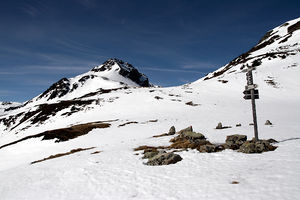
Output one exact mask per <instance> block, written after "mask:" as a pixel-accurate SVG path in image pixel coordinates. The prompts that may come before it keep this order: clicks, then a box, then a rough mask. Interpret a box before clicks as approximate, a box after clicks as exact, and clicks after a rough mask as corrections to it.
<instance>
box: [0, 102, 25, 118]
mask: <svg viewBox="0 0 300 200" xmlns="http://www.w3.org/2000/svg"><path fill="white" fill-rule="evenodd" d="M20 105H21V103H18V102H1V101H0V117H1V116H2V115H4V112H5V110H8V109H9V108H16V107H18V106H20Z"/></svg>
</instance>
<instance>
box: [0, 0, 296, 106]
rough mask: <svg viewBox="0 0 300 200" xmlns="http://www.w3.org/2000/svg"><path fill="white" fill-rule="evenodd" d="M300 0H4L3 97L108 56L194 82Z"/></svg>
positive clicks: (292, 14)
mask: <svg viewBox="0 0 300 200" xmlns="http://www.w3.org/2000/svg"><path fill="white" fill-rule="evenodd" d="M299 13H300V2H299V1H288V0H285V1H278V0H273V1H267V0H266V1H257V0H252V1H243V0H239V1H229V0H228V1H221V0H220V1H217V0H209V1H201V0H185V1H184V0H159V1H158V0H151V1H142V0H110V1H101V0H10V1H4V0H2V1H0V101H20V102H21V101H26V100H29V99H31V98H33V97H34V96H36V95H38V94H39V93H41V92H43V91H44V90H45V89H47V88H48V87H49V86H50V85H51V84H52V83H54V82H56V81H57V80H59V79H60V78H62V77H68V78H69V77H73V76H75V75H78V74H81V73H84V72H86V71H88V70H90V69H91V68H92V67H93V66H95V65H99V64H101V63H103V62H104V61H105V60H107V59H108V58H119V59H122V60H124V61H127V62H129V63H131V64H133V65H134V66H135V67H137V68H138V69H139V70H140V71H141V72H143V73H145V74H146V75H147V76H148V77H149V78H150V81H151V82H152V83H154V84H158V85H162V86H174V85H180V84H184V83H186V82H191V81H195V80H197V79H199V78H200V77H203V76H204V75H205V74H207V73H209V72H211V71H214V70H216V69H217V68H219V67H221V66H223V65H225V64H226V63H228V62H229V61H230V60H232V59H233V58H235V57H237V56H238V55H240V54H241V53H243V52H245V51H247V50H248V49H250V48H251V47H252V46H254V45H255V44H256V43H257V42H258V40H259V39H260V38H261V37H262V36H263V35H264V34H265V33H266V32H267V31H268V30H270V29H272V28H274V27H275V26H278V25H280V24H282V23H284V22H285V21H288V20H291V19H294V18H297V17H299Z"/></svg>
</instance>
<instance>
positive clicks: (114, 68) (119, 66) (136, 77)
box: [91, 58, 150, 87]
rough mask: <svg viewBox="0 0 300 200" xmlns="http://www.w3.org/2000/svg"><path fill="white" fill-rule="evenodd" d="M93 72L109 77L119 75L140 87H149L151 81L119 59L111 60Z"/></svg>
mask: <svg viewBox="0 0 300 200" xmlns="http://www.w3.org/2000/svg"><path fill="white" fill-rule="evenodd" d="M91 71H92V72H96V73H98V72H101V73H102V74H105V75H109V76H111V74H114V73H118V74H119V75H121V76H123V77H126V78H128V79H130V80H131V81H133V82H135V83H136V84H138V85H139V86H142V87H149V86H150V84H149V80H148V78H147V76H146V75H144V74H142V73H140V72H139V71H138V70H137V69H136V68H134V67H133V66H132V65H131V64H130V63H127V62H124V61H123V60H120V59H117V58H111V59H108V60H107V61H105V62H104V63H103V64H102V65H99V66H96V67H94V68H93V69H92V70H91Z"/></svg>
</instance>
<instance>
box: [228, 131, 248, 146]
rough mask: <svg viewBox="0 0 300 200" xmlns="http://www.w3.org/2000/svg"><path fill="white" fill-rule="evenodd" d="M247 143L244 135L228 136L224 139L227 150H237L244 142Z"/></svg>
mask: <svg viewBox="0 0 300 200" xmlns="http://www.w3.org/2000/svg"><path fill="white" fill-rule="evenodd" d="M246 141H247V136H246V135H238V134H235V135H228V136H227V137H226V145H227V147H228V148H229V149H233V150H237V149H239V148H240V146H241V145H242V144H244V142H246Z"/></svg>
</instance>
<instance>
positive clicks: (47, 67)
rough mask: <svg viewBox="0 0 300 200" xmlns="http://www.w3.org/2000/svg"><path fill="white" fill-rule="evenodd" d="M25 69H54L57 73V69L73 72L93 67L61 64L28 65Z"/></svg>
mask: <svg viewBox="0 0 300 200" xmlns="http://www.w3.org/2000/svg"><path fill="white" fill-rule="evenodd" d="M24 69H25V70H29V71H31V72H32V71H36V70H38V71H43V70H46V71H53V72H54V73H56V72H55V71H60V72H61V71H71V72H78V71H84V70H89V69H91V67H90V66H88V65H87V66H83V67H82V66H59V65H48V66H47V65H46V66H45V65H31V66H26V67H24Z"/></svg>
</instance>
